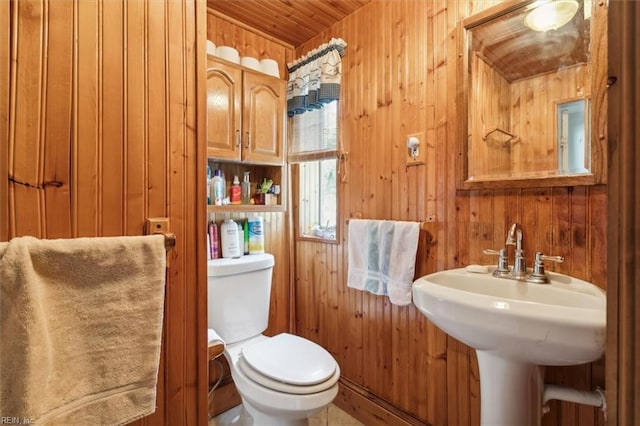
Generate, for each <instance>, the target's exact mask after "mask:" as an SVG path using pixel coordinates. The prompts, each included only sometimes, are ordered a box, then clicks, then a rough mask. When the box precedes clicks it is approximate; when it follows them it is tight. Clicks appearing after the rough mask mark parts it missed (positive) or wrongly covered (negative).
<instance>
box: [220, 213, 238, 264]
mask: <svg viewBox="0 0 640 426" xmlns="http://www.w3.org/2000/svg"><path fill="white" fill-rule="evenodd" d="M220 242H221V244H222V257H224V258H233V257H240V246H239V245H238V225H237V224H236V223H235V222H234V221H233V220H232V219H227V220H225V221H224V223H223V224H222V226H221V227H220Z"/></svg>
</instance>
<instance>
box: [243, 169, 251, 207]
mask: <svg viewBox="0 0 640 426" xmlns="http://www.w3.org/2000/svg"><path fill="white" fill-rule="evenodd" d="M242 204H251V182H249V172H244V178H243V180H242Z"/></svg>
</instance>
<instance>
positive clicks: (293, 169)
mask: <svg viewBox="0 0 640 426" xmlns="http://www.w3.org/2000/svg"><path fill="white" fill-rule="evenodd" d="M335 102H337V105H336V107H337V109H338V111H337V114H336V121H337V122H336V148H335V149H331V150H326V151H307V152H302V153H297V154H288V156H287V161H288V163H289V176H290V178H291V181H290V182H291V185H290V187H291V198H290V199H291V205H292V212H293V217H292V220H293V234H294V235H293V238H294V240H295V241H309V242H317V243H323V244H334V245H338V244H340V241H341V237H342V226H340V204H341V202H340V199H341V196H340V193H341V191H340V186H341V185H340V184H341V183H342V179H341V174H340V170H341V167H340V166H341V162H342V161H344V159H343V156H342V154H341V150H340V148H339V147H340V146H341V139H342V138H341V126H340V121H341V120H340V118H341V112H342V109H341V108H340V101H339V100H336V101H335ZM288 120H289V123H288V124H289V126H288V137H289V140H291V138H292V137H293V117H289V119H288ZM331 159H335V160H336V237H335V239H328V238H322V237H312V236H309V235H304V234H303V233H302V230H301V229H300V202H301V200H300V164H301V163H305V162H311V161H320V160H331Z"/></svg>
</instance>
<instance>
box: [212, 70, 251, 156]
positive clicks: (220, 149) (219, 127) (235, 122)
mask: <svg viewBox="0 0 640 426" xmlns="http://www.w3.org/2000/svg"><path fill="white" fill-rule="evenodd" d="M241 103H242V71H241V70H240V69H238V68H234V67H231V66H227V65H225V64H221V63H218V62H213V61H209V68H208V69H207V155H208V156H209V157H215V158H220V159H226V160H235V161H239V160H240V157H241V154H240V153H241V150H242V146H241V142H242V141H241V138H242V128H241V125H242V121H241V120H242V115H241Z"/></svg>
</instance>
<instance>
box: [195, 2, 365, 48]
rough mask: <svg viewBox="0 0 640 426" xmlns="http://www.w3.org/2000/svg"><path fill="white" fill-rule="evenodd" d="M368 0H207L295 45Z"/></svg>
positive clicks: (249, 23)
mask: <svg viewBox="0 0 640 426" xmlns="http://www.w3.org/2000/svg"><path fill="white" fill-rule="evenodd" d="M369 1H371V0H296V1H264V0H243V1H241V2H239V1H237V0H207V3H208V5H209V7H210V8H211V9H212V11H215V12H218V13H222V14H224V15H226V16H227V17H229V18H231V20H240V21H242V22H243V23H244V24H246V25H248V26H249V27H251V28H255V29H257V30H259V31H261V32H262V33H264V34H268V35H270V36H271V37H274V38H275V39H278V40H282V41H284V42H286V43H288V44H290V45H292V46H298V45H299V44H301V43H302V42H304V41H306V40H308V39H310V38H311V37H313V36H314V35H316V34H318V33H319V32H320V31H322V30H324V29H326V28H328V27H330V26H331V25H333V24H334V23H335V22H338V21H339V20H341V19H343V18H344V17H345V16H347V15H348V14H350V13H351V12H353V11H354V10H356V9H358V8H359V7H361V6H362V5H364V4H366V3H368V2H369Z"/></svg>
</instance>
